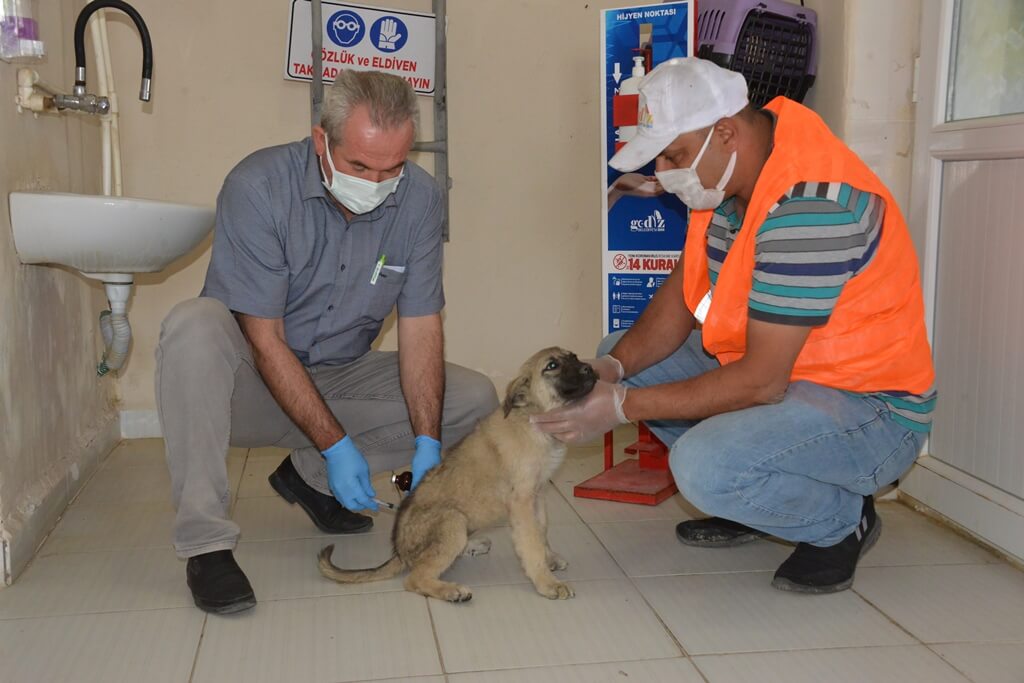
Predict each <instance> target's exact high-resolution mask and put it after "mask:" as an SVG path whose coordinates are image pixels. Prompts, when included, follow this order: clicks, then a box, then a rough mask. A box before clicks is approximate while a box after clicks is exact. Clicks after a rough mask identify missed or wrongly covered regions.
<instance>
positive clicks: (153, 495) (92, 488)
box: [72, 457, 245, 505]
mask: <svg viewBox="0 0 1024 683" xmlns="http://www.w3.org/2000/svg"><path fill="white" fill-rule="evenodd" d="M244 466H245V460H244V458H241V457H233V458H229V459H228V463H227V468H228V486H229V487H230V488H231V491H232V492H234V491H237V490H238V482H239V480H240V479H241V477H242V470H243V468H244ZM124 503H163V504H167V505H170V504H171V475H170V473H168V471H167V465H166V464H162V463H160V464H153V463H149V464H142V463H140V464H137V465H124V464H116V465H115V466H113V467H109V466H107V467H103V468H102V469H101V470H100V471H99V472H97V473H96V475H95V476H94V477H93V478H92V479H91V480H90V481H89V483H88V484H87V485H86V487H85V488H84V489H83V490H82V492H81V494H80V495H79V496H78V498H76V499H75V501H74V503H73V504H72V505H97V504H105V505H122V504H124Z"/></svg>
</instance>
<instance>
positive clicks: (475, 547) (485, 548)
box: [462, 538, 491, 556]
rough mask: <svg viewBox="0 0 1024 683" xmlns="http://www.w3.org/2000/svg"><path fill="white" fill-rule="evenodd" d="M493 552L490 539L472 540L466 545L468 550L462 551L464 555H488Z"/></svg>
mask: <svg viewBox="0 0 1024 683" xmlns="http://www.w3.org/2000/svg"><path fill="white" fill-rule="evenodd" d="M489 552H491V539H489V538H471V539H469V542H468V543H466V548H465V549H464V550H463V551H462V554H463V555H470V556H475V555H486V554H487V553H489Z"/></svg>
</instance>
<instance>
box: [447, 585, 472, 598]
mask: <svg viewBox="0 0 1024 683" xmlns="http://www.w3.org/2000/svg"><path fill="white" fill-rule="evenodd" d="M441 597H443V598H444V599H445V600H447V601H448V602H469V601H470V600H472V599H473V591H471V590H469V587H467V586H460V585H459V584H457V583H453V584H451V585H449V586H447V587H446V588H445V590H444V593H443V594H442V596H441Z"/></svg>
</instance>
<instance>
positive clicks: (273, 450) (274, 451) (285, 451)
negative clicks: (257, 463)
mask: <svg viewBox="0 0 1024 683" xmlns="http://www.w3.org/2000/svg"><path fill="white" fill-rule="evenodd" d="M291 452H292V449H290V448H277V447H275V446H264V447H263V448H250V449H249V457H250V458H268V459H270V460H276V461H277V463H278V464H281V461H282V460H284V459H285V458H286V457H288V455H289V454H290V453H291Z"/></svg>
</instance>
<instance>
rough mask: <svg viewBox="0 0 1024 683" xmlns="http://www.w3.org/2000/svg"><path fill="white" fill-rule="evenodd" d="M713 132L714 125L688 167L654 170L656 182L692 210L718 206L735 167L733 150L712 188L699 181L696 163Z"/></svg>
mask: <svg viewBox="0 0 1024 683" xmlns="http://www.w3.org/2000/svg"><path fill="white" fill-rule="evenodd" d="M714 132H715V127H714V126H712V127H711V130H710V131H708V136H707V137H706V138H704V145H703V146H702V147H701V148H700V152H698V153H697V158H696V159H694V160H693V163H692V164H690V167H689V168H674V169H672V170H669V171H655V172H654V175H655V177H657V178H658V182H659V183H661V186H662V187H663V188H665V191H666V192H671V193H672V194H674V195H675V196H677V197H679V201H681V202H682V203H683V204H686V205H687V206H688V207H690V208H691V209H693V210H694V211H704V210H707V209H716V208H718V206H719V204H721V203H722V202H723V201H724V200H725V185H726V183H728V182H729V179H730V178H732V172H733V169H734V168H736V152H733V153H732V156H730V157H729V164H728V165H727V166H726V167H725V172H724V173H722V179H721V180H719V181H718V184H717V185H715V187H714V189H711V190H709V189H708V188H706V187H704V185H703V183H701V182H700V176H698V175H697V164H699V163H700V160H701V157H703V156H704V151H705V150H706V149H707V148H708V144H710V142H711V136H712V135H713V134H714Z"/></svg>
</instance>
